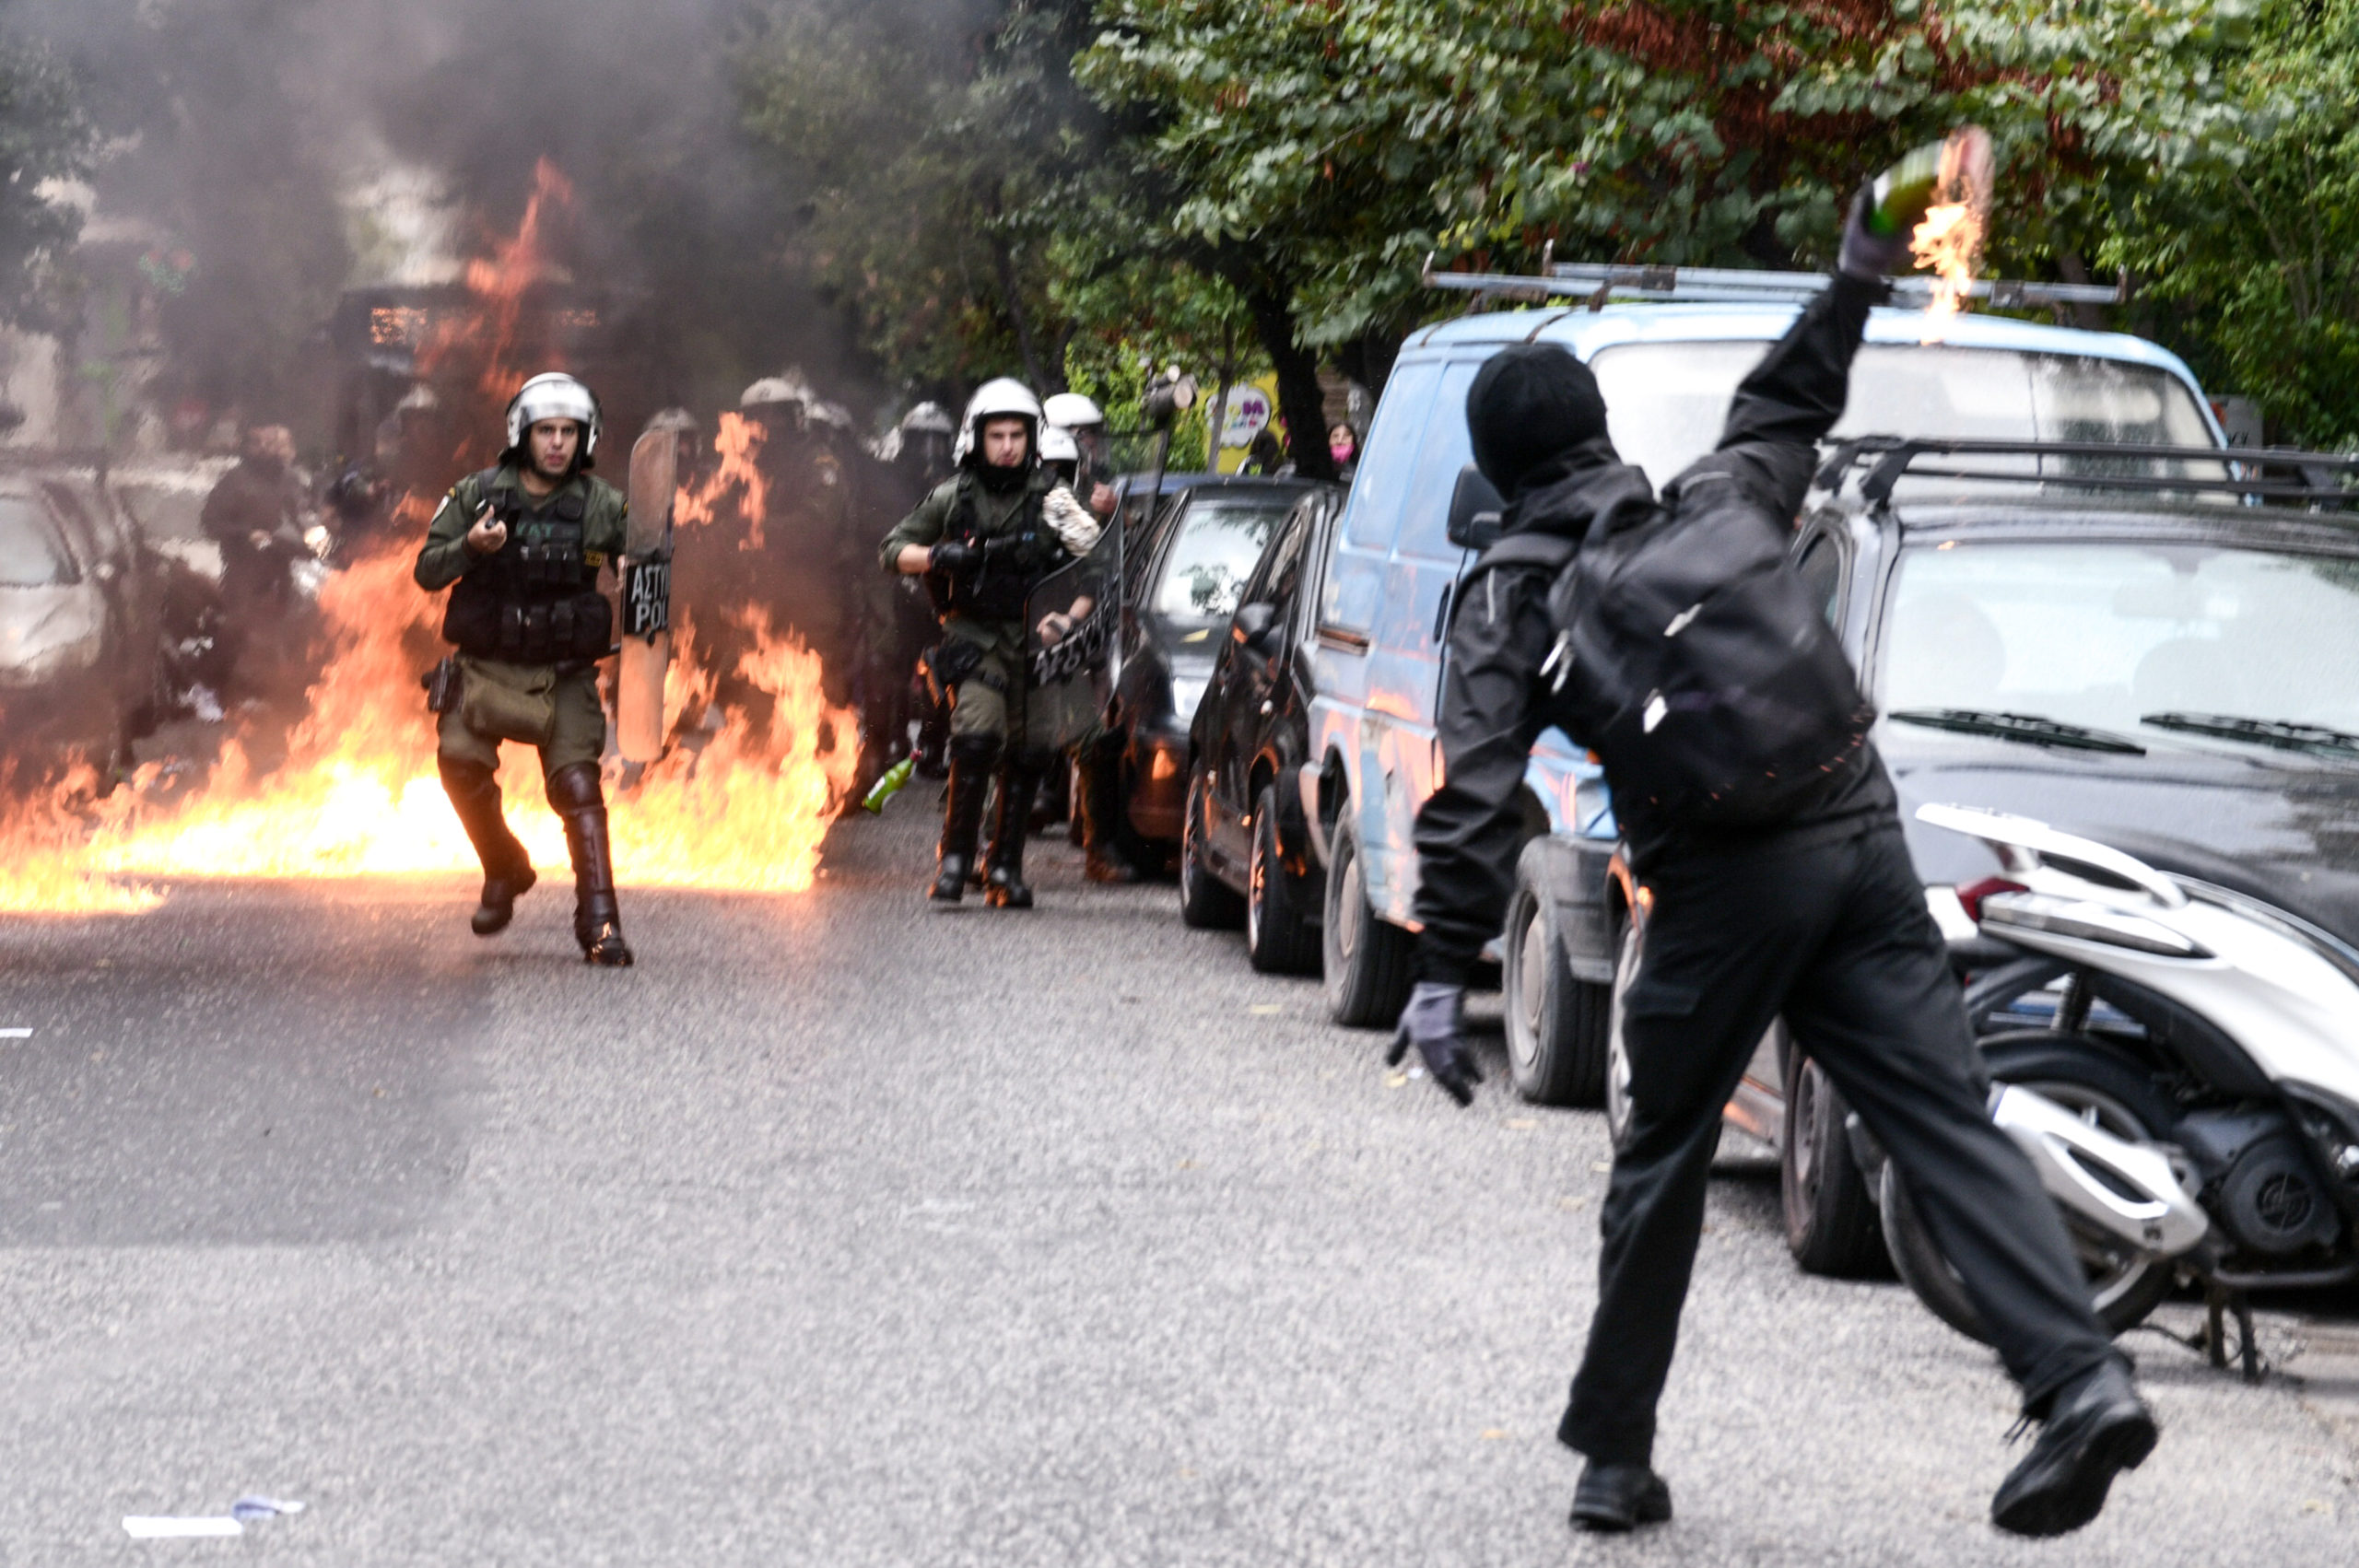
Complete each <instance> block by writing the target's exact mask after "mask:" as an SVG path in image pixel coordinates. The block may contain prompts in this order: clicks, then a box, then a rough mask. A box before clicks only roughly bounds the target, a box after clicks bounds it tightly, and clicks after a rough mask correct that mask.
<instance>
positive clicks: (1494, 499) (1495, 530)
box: [1427, 462, 1508, 550]
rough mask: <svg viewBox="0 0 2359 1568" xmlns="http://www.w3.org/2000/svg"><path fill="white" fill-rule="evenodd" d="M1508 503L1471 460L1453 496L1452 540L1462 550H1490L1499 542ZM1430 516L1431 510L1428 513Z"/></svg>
mask: <svg viewBox="0 0 2359 1568" xmlns="http://www.w3.org/2000/svg"><path fill="white" fill-rule="evenodd" d="M1507 509H1508V504H1507V502H1506V501H1505V500H1503V499H1502V498H1501V497H1500V496H1499V492H1498V491H1497V489H1496V487H1494V486H1492V484H1491V482H1490V481H1489V480H1487V479H1485V478H1484V477H1483V471H1482V470H1481V469H1479V468H1477V467H1475V466H1474V465H1473V463H1471V462H1470V463H1468V464H1467V465H1466V466H1465V467H1464V468H1462V469H1461V470H1459V473H1458V488H1457V489H1455V490H1453V491H1451V492H1450V497H1449V542H1450V543H1451V544H1455V545H1457V546H1458V547H1459V548H1460V549H1461V550H1487V549H1489V548H1490V547H1491V546H1492V545H1494V544H1497V543H1498V542H1499V534H1500V532H1501V528H1500V521H1501V519H1502V517H1503V516H1504V515H1505V513H1506V511H1507ZM1427 515H1428V516H1430V515H1431V514H1430V513H1428V514H1427Z"/></svg>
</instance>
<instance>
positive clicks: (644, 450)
mask: <svg viewBox="0 0 2359 1568" xmlns="http://www.w3.org/2000/svg"><path fill="white" fill-rule="evenodd" d="M679 459H680V438H679V433H678V432H677V431H676V430H675V429H673V428H672V427H668V426H665V427H658V428H651V429H650V430H648V431H647V432H646V433H645V434H644V435H642V436H640V438H639V440H638V441H637V442H636V443H635V444H634V445H633V446H632V447H631V449H630V522H629V529H628V538H627V542H626V544H625V545H624V556H623V561H622V569H621V574H620V575H621V578H622V634H623V638H622V641H623V657H622V668H621V670H620V671H619V672H618V673H616V677H615V731H616V733H615V740H616V744H617V746H619V747H620V749H621V751H622V755H623V760H624V761H626V762H641V763H645V762H653V761H655V760H656V759H657V758H658V757H660V756H662V755H663V672H664V669H665V667H666V666H667V665H669V664H670V663H671V660H672V497H673V494H674V492H675V490H676V489H677V488H678V485H677V474H678V466H679Z"/></svg>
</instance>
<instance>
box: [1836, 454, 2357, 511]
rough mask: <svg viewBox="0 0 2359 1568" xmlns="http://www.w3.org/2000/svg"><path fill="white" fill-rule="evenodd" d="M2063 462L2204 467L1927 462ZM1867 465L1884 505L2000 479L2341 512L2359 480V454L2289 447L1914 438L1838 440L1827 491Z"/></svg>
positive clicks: (1869, 486)
mask: <svg viewBox="0 0 2359 1568" xmlns="http://www.w3.org/2000/svg"><path fill="white" fill-rule="evenodd" d="M1988 457H2040V458H2048V457H2057V458H2085V459H2095V460H2098V461H2099V462H2107V463H2117V464H2121V465H2123V466H2125V467H2127V466H2130V465H2134V464H2151V463H2156V462H2180V463H2191V464H2200V465H2201V466H2200V467H2198V468H2197V469H2196V470H2195V471H2194V472H2191V473H2186V474H2169V475H2164V474H2154V473H2153V472H2151V471H2149V472H2146V473H2142V474H2141V473H2120V472H2114V473H2107V472H2105V471H2104V470H2102V469H2099V468H2089V469H2082V470H2077V471H2065V472H2056V471H2052V470H2048V468H2047V465H2046V464H2044V463H2043V464H2041V465H2040V467H2039V468H2036V469H2032V470H2028V471H2026V470H2024V469H2013V470H2008V469H2002V468H1994V467H1990V466H1989V465H1984V466H1979V467H1976V466H1959V465H1958V464H1957V463H1955V462H1951V463H1946V464H1941V465H1939V466H1935V465H1931V464H1928V463H1926V462H1923V461H1921V460H1923V459H1926V458H1935V459H1940V458H1951V459H1966V460H1968V462H1971V460H1972V459H1975V458H1988ZM1862 464H1867V465H1869V466H1868V470H1867V473H1866V474H1864V475H1863V476H1862V477H1861V478H1860V498H1861V499H1863V500H1866V501H1868V502H1870V503H1871V504H1878V505H1880V504H1882V503H1883V502H1884V501H1885V500H1887V499H1889V498H1890V497H1891V495H1892V492H1893V487H1894V486H1896V485H1898V484H1899V483H1900V480H1901V477H1902V475H1904V474H1914V475H1916V476H1917V477H1919V478H1924V479H1978V480H1994V481H1997V482H2000V483H2002V484H2019V485H2065V486H2077V487H2079V488H2082V489H2089V490H2152V491H2174V492H2178V493H2182V494H2183V493H2185V492H2188V491H2204V492H2211V493H2217V494H2222V495H2230V496H2241V497H2245V498H2247V499H2248V500H2255V501H2268V500H2280V501H2302V502H2306V503H2307V504H2308V505H2309V506H2310V508H2311V509H2316V510H2323V511H2340V510H2341V509H2343V508H2344V506H2346V505H2347V504H2349V503H2350V501H2352V500H2353V499H2359V497H2353V496H2352V494H2351V491H2352V488H2353V481H2355V480H2359V456H2353V455H2352V454H2350V453H2348V452H2310V451H2294V450H2293V449H2291V448H2286V447H2181V446H2157V445H2146V444H2141V443H2133V442H2127V441H1969V440H1941V439H1918V438H1915V437H1907V436H1860V437H1856V438H1854V439H1850V440H1848V441H1843V442H1840V443H1838V444H1837V446H1836V448H1835V450H1834V451H1833V452H1832V453H1831V454H1829V456H1828V457H1827V460H1826V461H1825V462H1824V463H1822V464H1820V466H1819V470H1818V478H1817V483H1818V486H1819V487H1820V488H1821V489H1825V490H1839V489H1840V488H1842V486H1843V482H1844V480H1845V479H1846V478H1848V476H1849V475H1850V474H1851V472H1852V471H1853V470H1854V469H1855V468H1858V467H1860V465H1862Z"/></svg>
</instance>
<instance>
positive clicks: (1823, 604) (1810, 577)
mask: <svg viewBox="0 0 2359 1568" xmlns="http://www.w3.org/2000/svg"><path fill="white" fill-rule="evenodd" d="M1794 575H1795V576H1796V577H1799V578H1801V579H1802V586H1803V587H1804V588H1806V589H1808V590H1809V591H1810V596H1811V598H1812V599H1813V601H1815V602H1816V603H1817V604H1818V607H1819V613H1820V614H1824V615H1825V617H1826V620H1827V624H1828V625H1829V626H1834V625H1837V620H1836V617H1837V616H1838V615H1839V614H1842V610H1843V604H1842V598H1843V594H1842V588H1843V552H1842V551H1840V550H1838V549H1837V548H1836V547H1835V540H1834V538H1833V536H1832V535H1830V534H1827V533H1824V532H1820V533H1813V534H1812V535H1811V536H1810V542H1809V543H1808V544H1804V545H1803V546H1802V555H1801V556H1800V557H1799V558H1798V559H1796V561H1795V562H1794Z"/></svg>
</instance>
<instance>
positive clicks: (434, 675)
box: [417, 659, 466, 714]
mask: <svg viewBox="0 0 2359 1568" xmlns="http://www.w3.org/2000/svg"><path fill="white" fill-rule="evenodd" d="M417 684H418V685H422V686H424V687H425V688H426V711H427V712H428V713H434V714H442V713H448V712H450V711H451V710H452V708H456V707H458V706H459V693H460V691H461V689H462V688H463V687H464V685H465V684H466V683H465V681H464V677H462V676H461V675H460V673H459V661H457V660H455V659H445V660H443V661H441V662H440V663H439V664H437V665H435V666H434V668H433V669H431V670H428V672H427V673H425V674H423V675H421V676H419V677H418V682H417Z"/></svg>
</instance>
